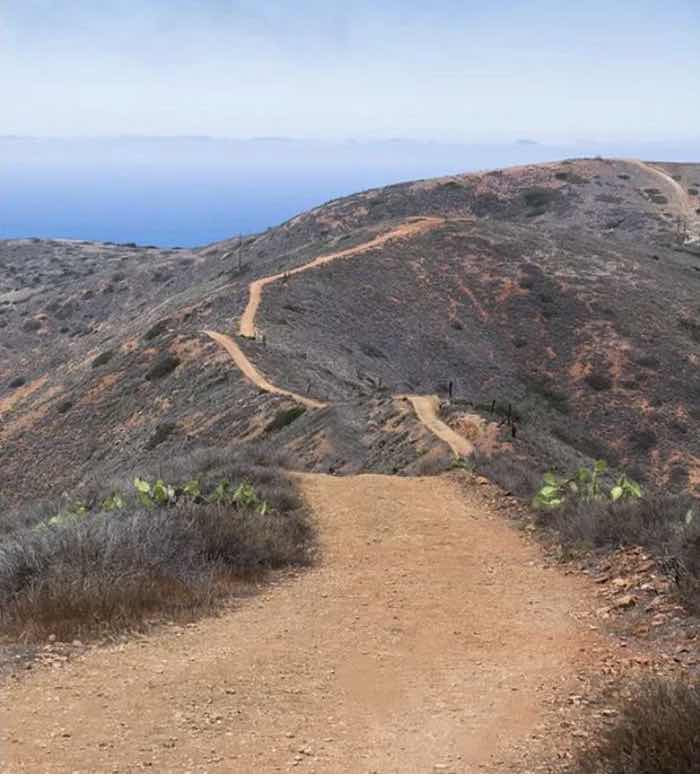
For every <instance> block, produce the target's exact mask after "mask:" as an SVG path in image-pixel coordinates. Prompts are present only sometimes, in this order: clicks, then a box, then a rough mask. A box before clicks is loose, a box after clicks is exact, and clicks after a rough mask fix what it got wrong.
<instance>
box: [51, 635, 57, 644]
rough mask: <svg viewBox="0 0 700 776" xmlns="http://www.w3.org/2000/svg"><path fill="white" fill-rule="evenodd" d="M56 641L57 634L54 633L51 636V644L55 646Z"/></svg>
mask: <svg viewBox="0 0 700 776" xmlns="http://www.w3.org/2000/svg"><path fill="white" fill-rule="evenodd" d="M54 641H56V634H55V633H52V634H51V635H50V636H49V643H50V644H53V643H54Z"/></svg>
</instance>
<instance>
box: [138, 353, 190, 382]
mask: <svg viewBox="0 0 700 776" xmlns="http://www.w3.org/2000/svg"><path fill="white" fill-rule="evenodd" d="M180 363H181V362H180V359H179V358H178V357H177V356H175V355H173V354H172V353H166V354H165V355H163V356H161V357H160V358H159V359H158V360H157V361H156V363H155V364H153V366H152V367H151V368H150V369H149V370H148V372H146V380H160V379H161V378H162V377H166V376H167V375H169V374H170V373H171V372H173V371H174V370H175V369H177V367H178V366H180Z"/></svg>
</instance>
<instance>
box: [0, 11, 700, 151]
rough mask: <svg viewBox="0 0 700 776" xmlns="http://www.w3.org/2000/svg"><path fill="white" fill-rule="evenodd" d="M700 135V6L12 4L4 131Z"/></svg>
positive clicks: (3, 25)
mask: <svg viewBox="0 0 700 776" xmlns="http://www.w3.org/2000/svg"><path fill="white" fill-rule="evenodd" d="M119 133H134V134H158V135H162V134H167V135H176V134H206V135H216V136H234V137H247V136H257V135H264V136H268V135H288V136H304V137H309V136H314V137H336V138H345V137H349V136H354V137H367V136H372V137H377V136H403V137H434V138H437V139H443V138H452V139H462V140H477V141H479V140H484V139H490V140H507V141H511V140H513V139H515V138H518V137H534V138H536V139H539V140H543V141H553V140H556V141H574V140H576V139H578V138H601V139H611V138H629V139H634V140H639V139H669V138H691V137H695V138H697V137H698V136H699V135H700V0H604V1H603V0H493V2H486V0H479V2H471V0H461V1H459V0H352V2H350V1H349V0H342V1H341V2H337V1H336V0H289V2H282V1H281V0H271V1H268V0H257V1H256V0H148V1H147V0H0V134H35V135H95V134H119Z"/></svg>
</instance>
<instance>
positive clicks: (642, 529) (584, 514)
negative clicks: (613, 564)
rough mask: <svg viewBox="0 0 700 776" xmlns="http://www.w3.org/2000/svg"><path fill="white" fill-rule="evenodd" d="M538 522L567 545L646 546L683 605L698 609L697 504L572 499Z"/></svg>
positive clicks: (683, 499) (670, 499) (664, 499)
mask: <svg viewBox="0 0 700 776" xmlns="http://www.w3.org/2000/svg"><path fill="white" fill-rule="evenodd" d="M538 521H539V523H540V524H541V525H543V526H545V527H547V528H550V529H553V530H555V531H556V533H557V535H558V537H559V540H560V541H561V542H562V544H564V545H565V546H574V547H585V548H616V547H621V546H625V545H626V546H634V545H639V546H642V547H646V548H647V549H648V550H650V551H651V552H652V553H653V554H654V555H655V556H656V557H657V558H658V559H659V560H660V561H661V563H662V566H663V567H664V569H665V570H666V572H667V573H668V575H669V576H670V577H671V579H672V580H673V581H674V582H675V583H676V585H677V588H678V591H679V593H680V595H681V597H682V599H683V601H684V603H685V604H686V606H688V607H689V608H691V609H693V610H697V609H698V608H700V505H699V504H698V502H697V501H695V500H693V499H692V498H690V497H687V496H671V495H656V496H648V497H645V498H642V499H639V500H635V501H626V502H617V503H613V502H610V501H607V500H604V501H594V502H583V501H581V502H578V503H576V502H572V503H570V504H567V505H565V506H564V507H562V508H560V509H557V510H549V511H542V512H540V513H539V515H538Z"/></svg>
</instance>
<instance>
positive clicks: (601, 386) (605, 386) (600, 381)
mask: <svg viewBox="0 0 700 776" xmlns="http://www.w3.org/2000/svg"><path fill="white" fill-rule="evenodd" d="M584 379H585V381H586V383H587V384H588V385H590V387H591V388H593V390H594V391H609V390H610V389H611V388H612V380H611V379H610V377H609V376H608V375H606V374H603V373H602V372H591V373H590V374H588V375H586V377H585V378H584Z"/></svg>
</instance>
